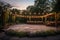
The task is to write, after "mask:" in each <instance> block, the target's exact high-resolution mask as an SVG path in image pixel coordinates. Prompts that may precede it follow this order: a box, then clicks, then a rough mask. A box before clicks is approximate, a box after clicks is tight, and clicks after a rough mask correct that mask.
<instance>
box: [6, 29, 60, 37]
mask: <svg viewBox="0 0 60 40" xmlns="http://www.w3.org/2000/svg"><path fill="white" fill-rule="evenodd" d="M6 34H7V35H10V36H17V37H47V36H55V35H60V31H55V30H49V31H41V32H39V31H37V32H35V33H30V32H23V31H21V32H16V31H14V30H8V31H7V32H6Z"/></svg>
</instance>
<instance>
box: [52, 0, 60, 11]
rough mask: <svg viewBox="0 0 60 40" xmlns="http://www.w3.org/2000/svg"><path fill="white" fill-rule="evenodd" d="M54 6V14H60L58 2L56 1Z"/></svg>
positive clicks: (58, 0) (59, 3) (59, 2)
mask: <svg viewBox="0 0 60 40" xmlns="http://www.w3.org/2000/svg"><path fill="white" fill-rule="evenodd" d="M56 2H57V3H56V5H55V7H54V10H53V11H55V12H60V0H56Z"/></svg>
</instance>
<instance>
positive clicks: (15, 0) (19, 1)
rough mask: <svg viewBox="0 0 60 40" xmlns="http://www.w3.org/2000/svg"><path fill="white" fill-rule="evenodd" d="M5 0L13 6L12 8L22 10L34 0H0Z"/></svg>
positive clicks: (32, 3)
mask: <svg viewBox="0 0 60 40" xmlns="http://www.w3.org/2000/svg"><path fill="white" fill-rule="evenodd" d="M2 1H5V2H7V3H9V4H11V5H12V6H15V7H14V8H17V9H20V10H24V9H26V7H27V6H29V5H34V0H2Z"/></svg>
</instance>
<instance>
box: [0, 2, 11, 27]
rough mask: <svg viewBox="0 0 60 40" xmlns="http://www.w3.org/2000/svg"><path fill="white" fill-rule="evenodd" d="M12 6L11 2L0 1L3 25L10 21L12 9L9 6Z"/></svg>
mask: <svg viewBox="0 0 60 40" xmlns="http://www.w3.org/2000/svg"><path fill="white" fill-rule="evenodd" d="M10 7H11V5H10V4H8V3H6V4H5V2H0V8H1V9H0V13H1V16H0V17H1V18H0V19H1V24H2V26H4V25H5V24H6V22H7V21H8V18H9V13H10V10H9V8H10Z"/></svg>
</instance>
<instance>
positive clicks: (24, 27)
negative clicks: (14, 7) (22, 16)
mask: <svg viewBox="0 0 60 40" xmlns="http://www.w3.org/2000/svg"><path fill="white" fill-rule="evenodd" d="M9 29H12V30H15V31H18V32H20V31H27V32H36V31H46V30H56V29H57V28H56V27H48V26H45V25H32V24H18V25H13V26H10V27H9V28H8V29H7V30H9Z"/></svg>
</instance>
